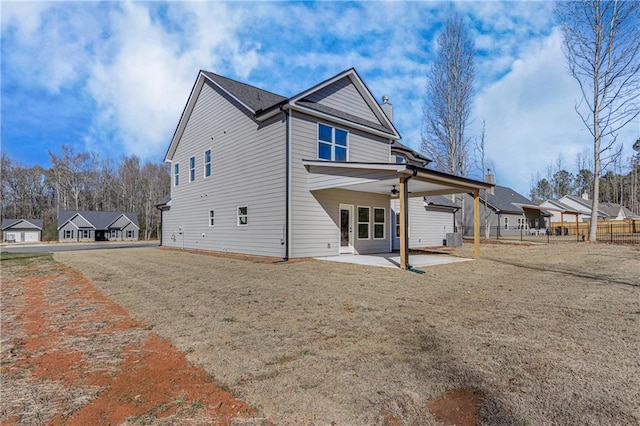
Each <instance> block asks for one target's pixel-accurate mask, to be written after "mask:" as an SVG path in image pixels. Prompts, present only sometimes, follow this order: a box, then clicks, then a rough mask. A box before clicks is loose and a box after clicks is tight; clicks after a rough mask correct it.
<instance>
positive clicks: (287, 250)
mask: <svg viewBox="0 0 640 426" xmlns="http://www.w3.org/2000/svg"><path fill="white" fill-rule="evenodd" d="M280 111H282V112H284V116H285V121H286V123H285V126H286V136H285V152H286V153H285V161H286V167H285V213H284V216H285V218H284V222H285V224H284V257H283V258H282V260H284V261H288V260H289V256H290V255H291V229H290V222H291V110H290V109H289V105H288V104H286V105H282V106H281V107H280Z"/></svg>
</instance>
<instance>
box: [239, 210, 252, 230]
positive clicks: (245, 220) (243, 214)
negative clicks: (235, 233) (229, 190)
mask: <svg viewBox="0 0 640 426" xmlns="http://www.w3.org/2000/svg"><path fill="white" fill-rule="evenodd" d="M248 224H249V208H248V207H247V206H244V207H238V226H246V225H248Z"/></svg>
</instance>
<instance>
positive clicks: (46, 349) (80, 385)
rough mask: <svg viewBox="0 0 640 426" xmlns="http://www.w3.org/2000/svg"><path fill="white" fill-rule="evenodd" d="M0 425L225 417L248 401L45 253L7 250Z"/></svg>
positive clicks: (242, 411) (245, 409)
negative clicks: (221, 387)
mask: <svg viewBox="0 0 640 426" xmlns="http://www.w3.org/2000/svg"><path fill="white" fill-rule="evenodd" d="M1 301H2V338H1V340H0V343H1V355H2V363H1V367H0V372H1V378H2V388H1V389H2V390H1V392H2V393H1V394H0V395H1V398H0V422H1V423H2V425H8V424H25V425H41V424H53V425H60V424H65V425H91V424H93V425H105V424H121V423H125V422H127V423H130V424H149V423H150V422H151V421H155V422H156V423H159V424H185V423H197V424H228V423H229V422H231V421H232V420H233V419H242V418H247V417H251V416H250V415H251V414H252V412H253V410H252V409H251V408H250V407H249V406H248V405H247V404H246V403H243V402H240V401H237V400H236V399H235V398H234V397H233V396H232V395H231V394H230V393H229V392H227V391H225V390H221V389H220V386H218V385H217V384H216V383H215V381H214V380H213V379H212V378H211V377H210V376H209V375H208V374H207V373H206V372H204V371H203V370H202V369H200V368H196V367H193V366H190V365H189V364H188V362H187V360H186V358H185V356H184V354H182V353H180V352H179V351H178V350H176V349H175V348H174V347H173V346H172V345H171V344H170V343H169V342H168V341H167V340H166V339H162V338H160V337H158V336H157V335H156V334H155V333H153V332H151V331H150V327H148V326H145V325H144V324H142V323H140V322H138V321H135V320H132V319H131V317H130V315H129V314H128V313H127V312H126V311H125V310H124V309H122V308H121V307H120V306H118V305H117V304H115V303H114V302H113V301H111V300H109V299H108V298H107V297H105V296H104V294H102V293H100V292H99V291H97V290H96V289H95V288H94V287H93V286H92V285H91V283H89V282H88V281H87V280H86V279H85V278H83V277H82V276H81V275H80V274H79V273H78V272H76V271H74V270H73V269H71V268H69V267H66V266H64V265H60V264H56V263H55V262H54V261H53V259H52V257H51V255H50V254H44V255H42V254H40V255H39V254H26V255H13V256H12V255H7V256H5V255H3V259H2V299H1Z"/></svg>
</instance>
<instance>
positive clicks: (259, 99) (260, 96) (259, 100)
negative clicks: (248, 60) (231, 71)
mask: <svg viewBox="0 0 640 426" xmlns="http://www.w3.org/2000/svg"><path fill="white" fill-rule="evenodd" d="M200 72H201V73H202V74H204V75H205V76H206V77H208V78H209V80H211V81H212V82H214V83H215V84H216V85H217V86H218V87H220V88H221V89H222V90H224V91H225V92H227V93H228V94H229V95H231V96H232V97H233V98H234V99H236V100H237V101H238V102H240V103H241V104H242V105H244V106H246V107H247V109H249V111H250V112H251V113H253V114H258V113H260V112H261V111H264V110H266V109H269V108H271V107H273V106H275V105H277V104H280V103H283V102H286V101H287V98H285V97H284V96H280V95H277V94H275V93H272V92H268V91H266V90H263V89H260V88H258V87H255V86H251V85H250V84H246V83H241V82H239V81H236V80H232V79H230V78H227V77H223V76H221V75H218V74H215V73H212V72H210V71H200Z"/></svg>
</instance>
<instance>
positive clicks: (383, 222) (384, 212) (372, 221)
mask: <svg viewBox="0 0 640 426" xmlns="http://www.w3.org/2000/svg"><path fill="white" fill-rule="evenodd" d="M372 210H373V217H372V218H371V223H373V225H372V228H373V235H372V237H373V239H374V240H384V239H386V237H387V209H385V208H384V207H373V209H372ZM376 210H382V212H383V214H384V216H383V218H382V219H383V220H382V222H376ZM376 225H382V237H377V238H376Z"/></svg>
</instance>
